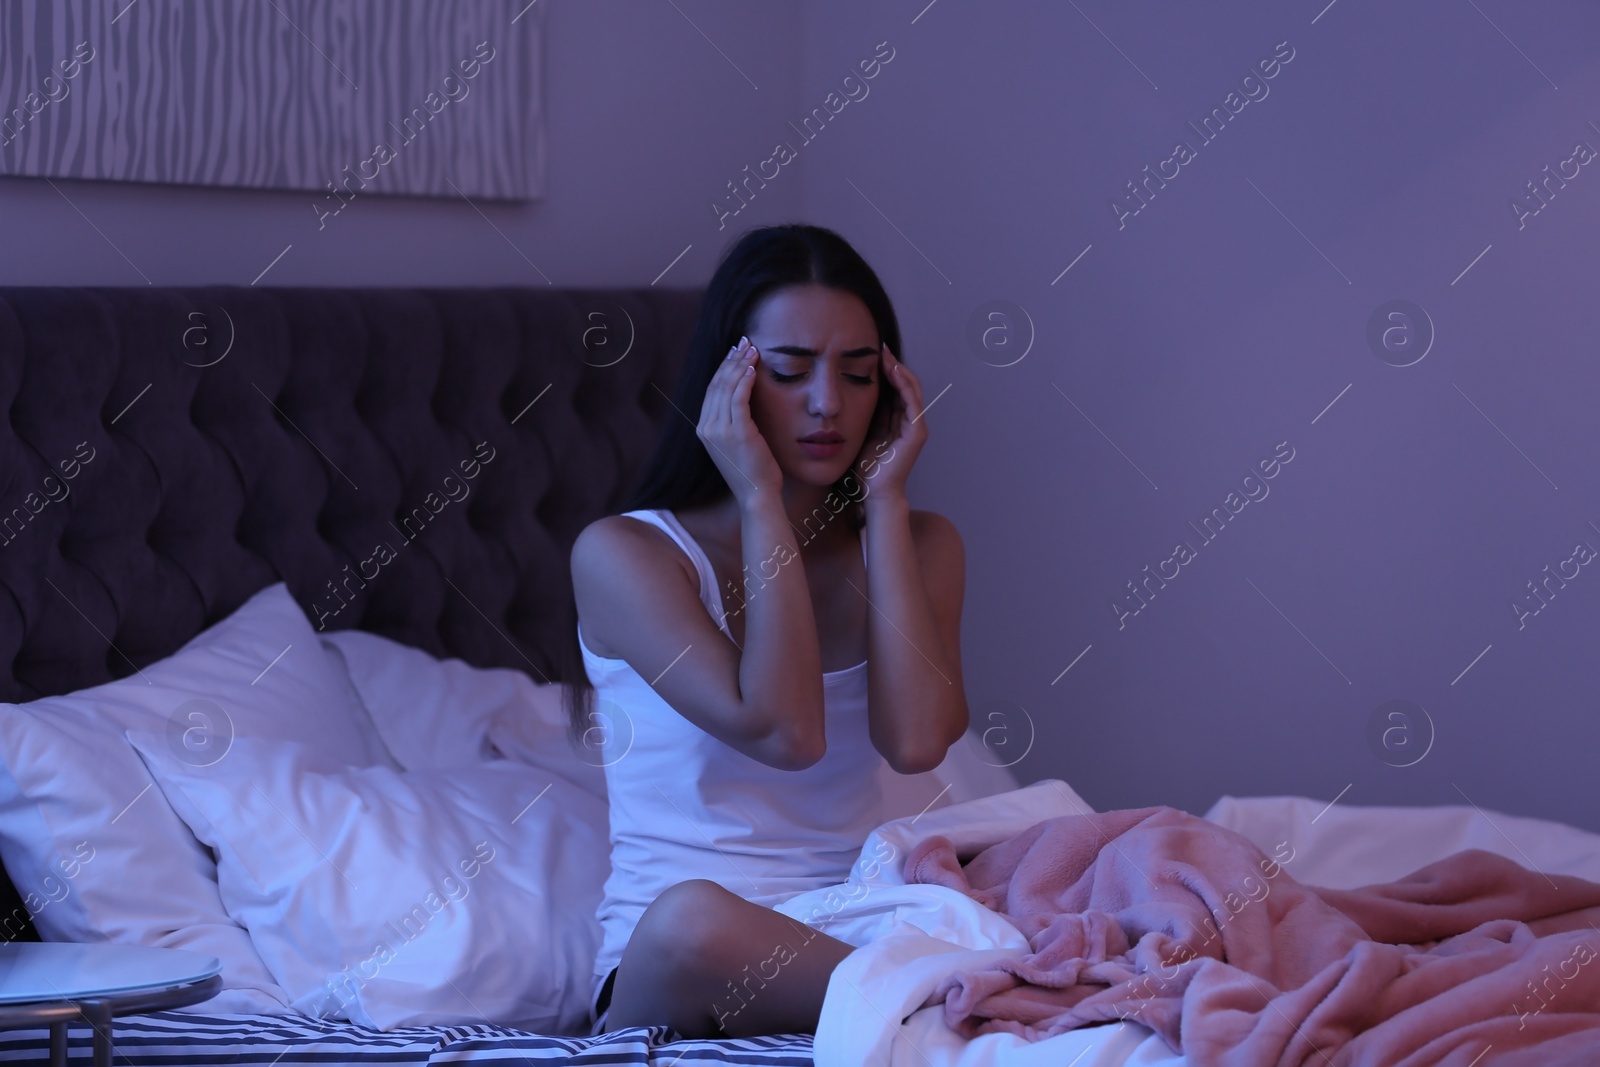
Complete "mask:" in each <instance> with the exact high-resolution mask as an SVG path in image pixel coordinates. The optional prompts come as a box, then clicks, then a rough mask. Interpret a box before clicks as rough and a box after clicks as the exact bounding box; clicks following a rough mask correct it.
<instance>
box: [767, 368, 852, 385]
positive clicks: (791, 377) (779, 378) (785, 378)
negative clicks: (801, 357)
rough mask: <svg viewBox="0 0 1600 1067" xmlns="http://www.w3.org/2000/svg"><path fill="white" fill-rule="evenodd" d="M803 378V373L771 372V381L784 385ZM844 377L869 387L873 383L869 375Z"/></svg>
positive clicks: (848, 375)
mask: <svg viewBox="0 0 1600 1067" xmlns="http://www.w3.org/2000/svg"><path fill="white" fill-rule="evenodd" d="M804 377H805V374H804V373H803V372H802V373H800V374H779V373H778V372H777V371H773V372H772V380H773V381H775V382H783V383H786V384H787V383H788V382H798V381H799V380H800V379H801V378H804ZM845 377H846V378H849V379H850V380H851V381H853V382H857V383H859V384H861V385H871V384H872V383H873V381H874V379H873V377H872V376H871V375H870V374H846V375H845Z"/></svg>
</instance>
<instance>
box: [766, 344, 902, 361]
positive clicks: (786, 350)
mask: <svg viewBox="0 0 1600 1067" xmlns="http://www.w3.org/2000/svg"><path fill="white" fill-rule="evenodd" d="M765 351H767V352H776V353H778V354H779V355H784V356H805V357H806V358H808V359H815V358H817V350H816V349H814V348H806V347H805V346H803V345H774V346H773V347H771V348H768V349H765ZM877 354H878V350H877V349H876V348H852V349H851V350H850V351H848V352H846V353H845V354H844V355H842V356H841V357H839V358H841V359H855V358H856V357H858V356H875V355H877Z"/></svg>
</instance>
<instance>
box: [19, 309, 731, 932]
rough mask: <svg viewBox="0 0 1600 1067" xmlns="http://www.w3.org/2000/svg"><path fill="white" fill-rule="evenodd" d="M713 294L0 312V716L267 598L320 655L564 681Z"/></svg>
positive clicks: (161, 650)
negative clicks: (456, 665)
mask: <svg viewBox="0 0 1600 1067" xmlns="http://www.w3.org/2000/svg"><path fill="white" fill-rule="evenodd" d="M702 293H703V290H698V289H678V290H673V289H655V288H641V289H617V290H553V289H511V288H480V289H265V288H263V289H256V288H249V287H208V288H148V287H147V288H126V289H122V288H42V287H39V288H33V287H27V288H0V411H3V412H4V418H3V420H0V700H4V701H8V702H23V701H28V700H33V699H37V698H39V697H42V696H49V695H54V694H59V693H66V692H70V691H72V690H75V689H81V688H84V687H87V686H91V685H96V684H99V683H102V682H107V681H110V680H112V679H115V678H121V677H124V676H126V675H128V674H131V673H133V671H134V669H135V667H136V666H138V667H143V666H145V665H147V664H149V663H151V662H153V661H155V660H158V659H161V658H162V657H165V656H168V655H171V654H172V653H173V652H175V651H177V650H178V649H179V648H180V647H181V646H182V645H183V644H184V643H185V642H186V641H188V640H189V639H190V638H191V637H193V636H194V635H195V634H197V633H199V632H200V631H201V630H203V629H205V628H206V627H207V626H210V625H212V624H213V623H215V622H217V621H218V620H220V619H222V618H223V617H225V616H226V615H228V614H229V613H231V612H232V611H234V610H235V609H236V608H238V607H239V606H240V605H241V604H243V603H244V602H245V600H247V599H248V598H249V597H250V596H251V595H252V594H253V593H255V592H256V591H257V590H259V589H261V588H263V587H265V586H268V585H271V584H273V583H275V582H278V581H283V582H286V583H287V585H288V588H289V590H290V591H291V592H292V593H293V594H294V596H295V598H296V600H298V601H299V603H300V605H301V606H302V607H303V608H305V610H306V614H307V616H308V617H310V618H311V620H312V623H313V625H314V626H317V627H318V628H320V629H328V630H333V629H346V628H360V629H363V630H370V631H373V632H375V633H379V634H383V635H384V636H387V637H391V638H393V639H395V640H397V641H401V642H404V643H406V644H409V645H414V646H416V647H418V648H422V649H425V650H427V651H428V652H431V653H433V654H434V655H436V656H440V657H450V656H455V657H460V658H461V659H463V660H466V661H467V662H469V663H472V664H475V665H478V666H484V667H514V668H518V669H520V670H524V671H527V672H528V673H529V674H530V675H531V676H533V677H534V678H536V679H538V680H540V681H559V680H562V679H560V677H559V673H558V672H559V663H560V659H559V648H560V645H559V642H560V641H561V640H563V639H564V637H565V634H564V628H565V626H566V625H567V611H568V610H569V604H570V600H571V597H572V591H571V581H570V575H569V573H568V553H569V552H570V550H571V547H572V542H573V541H574V540H575V539H576V538H577V535H578V533H579V531H581V530H582V529H583V527H584V526H585V525H586V524H588V523H589V522H590V521H592V520H594V519H595V518H598V517H599V516H601V515H603V514H606V513H608V512H610V511H614V510H616V508H617V507H618V506H619V504H620V503H621V500H622V498H623V496H624V495H625V494H626V493H627V491H628V489H629V488H630V487H631V484H632V480H633V479H634V478H635V477H636V476H637V474H638V472H639V470H640V469H641V468H642V466H643V464H644V463H645V461H646V460H647V459H648V457H649V455H650V452H651V449H652V448H653V446H654V444H655V440H656V434H657V431H658V429H659V427H660V425H661V423H662V421H663V420H664V419H666V418H667V417H669V416H671V417H674V418H676V417H679V416H678V415H677V414H676V413H674V412H673V410H672V405H671V403H670V402H669V400H668V397H670V396H671V395H672V393H673V388H674V385H675V384H676V380H677V375H678V371H679V368H680V366H681V365H682V360H683V354H684V352H685V350H686V348H687V345H688V342H689V338H690V335H691V334H692V332H693V328H694V321H695V316H696V314H697V312H698V310H699V304H700V299H701V296H702ZM379 545H386V546H388V548H387V549H386V550H379V548H378V546H379ZM0 891H3V892H4V893H5V894H7V895H8V896H9V897H10V898H11V899H9V900H5V899H0V908H3V911H0V914H10V913H11V912H12V911H13V908H14V907H15V906H16V905H17V902H16V901H15V892H14V890H13V889H12V887H11V886H10V884H9V882H8V881H0Z"/></svg>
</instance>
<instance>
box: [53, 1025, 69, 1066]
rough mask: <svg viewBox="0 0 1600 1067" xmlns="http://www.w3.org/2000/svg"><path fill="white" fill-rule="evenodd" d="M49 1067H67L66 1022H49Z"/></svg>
mask: <svg viewBox="0 0 1600 1067" xmlns="http://www.w3.org/2000/svg"><path fill="white" fill-rule="evenodd" d="M50 1067H67V1024H66V1023H51V1024H50Z"/></svg>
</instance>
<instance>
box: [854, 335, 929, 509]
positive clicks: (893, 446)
mask: <svg viewBox="0 0 1600 1067" xmlns="http://www.w3.org/2000/svg"><path fill="white" fill-rule="evenodd" d="M879 366H880V369H881V371H882V378H881V381H882V382H885V383H887V384H888V386H889V387H891V388H893V389H894V391H895V393H894V397H893V400H892V401H891V404H890V406H889V409H888V417H887V418H886V419H885V418H882V417H879V418H877V419H875V420H874V422H873V426H872V429H871V430H869V431H868V432H867V440H866V443H865V444H864V445H863V446H862V448H861V454H860V455H859V456H858V457H856V462H855V467H856V472H857V474H858V476H859V477H860V478H861V479H862V480H863V481H864V482H865V483H866V485H867V495H866V501H865V502H867V503H869V504H870V502H871V500H872V498H873V497H874V496H882V497H884V498H898V499H902V500H903V499H905V497H906V479H907V478H908V477H909V476H910V474H911V465H912V464H913V463H915V462H916V461H917V456H918V455H919V454H920V453H921V452H922V446H923V444H924V443H926V442H927V440H928V424H927V422H926V421H925V420H924V419H923V418H922V412H923V407H922V382H920V381H918V380H917V376H916V375H915V374H912V373H911V371H910V369H909V368H907V367H906V365H905V364H904V363H901V362H900V361H899V360H898V359H895V358H894V353H893V352H892V351H890V349H889V346H888V345H884V346H883V354H882V356H881V361H880V364H879Z"/></svg>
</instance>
